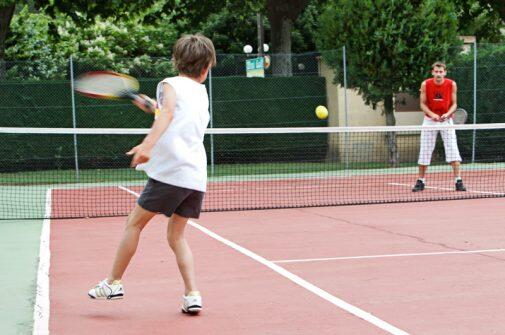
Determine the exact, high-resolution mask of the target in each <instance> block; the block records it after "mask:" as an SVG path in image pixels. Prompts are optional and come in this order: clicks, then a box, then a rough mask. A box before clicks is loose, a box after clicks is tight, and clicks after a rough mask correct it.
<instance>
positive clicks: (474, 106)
mask: <svg viewBox="0 0 505 335" xmlns="http://www.w3.org/2000/svg"><path fill="white" fill-rule="evenodd" d="M476 123H477V41H473V124H476ZM476 135H477V134H476V129H474V130H473V134H472V163H475V137H476Z"/></svg>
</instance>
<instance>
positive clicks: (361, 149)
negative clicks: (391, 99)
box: [319, 61, 423, 163]
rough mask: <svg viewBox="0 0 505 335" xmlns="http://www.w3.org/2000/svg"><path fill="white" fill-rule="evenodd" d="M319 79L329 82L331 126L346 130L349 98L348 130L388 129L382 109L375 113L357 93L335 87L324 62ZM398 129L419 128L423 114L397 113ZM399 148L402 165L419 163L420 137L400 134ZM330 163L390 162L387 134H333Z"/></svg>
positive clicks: (329, 138)
mask: <svg viewBox="0 0 505 335" xmlns="http://www.w3.org/2000/svg"><path fill="white" fill-rule="evenodd" d="M319 69H320V75H321V76H323V77H325V78H326V92H327V108H328V111H329V116H328V126H330V127H344V126H345V125H346V115H345V110H346V108H345V100H346V98H347V110H348V113H347V124H348V126H349V127H360V126H385V125H386V118H385V115H383V112H382V105H381V104H379V105H378V106H377V107H376V108H375V109H374V108H372V107H371V106H368V105H366V104H365V102H364V100H363V98H362V97H361V95H359V93H358V92H357V90H352V89H347V90H345V89H344V88H343V87H342V86H340V85H335V84H334V83H333V80H334V78H335V72H334V70H333V69H332V68H331V67H329V66H328V65H327V64H326V63H324V62H323V61H321V62H320V67H319ZM395 117H396V124H397V125H399V126H400V125H420V124H421V123H422V119H423V113H422V112H420V111H409V112H396V113H395ZM397 147H398V151H399V154H400V162H402V161H403V162H404V161H408V162H411V161H413V160H417V155H418V152H419V135H418V134H402V133H397ZM327 158H328V159H331V160H335V159H337V160H339V161H341V162H343V161H347V162H351V163H358V162H387V161H388V146H387V142H386V136H385V133H373V134H370V133H369V134H364V133H352V134H347V135H345V134H331V135H329V136H328V154H327Z"/></svg>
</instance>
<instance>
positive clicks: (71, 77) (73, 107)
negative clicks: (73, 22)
mask: <svg viewBox="0 0 505 335" xmlns="http://www.w3.org/2000/svg"><path fill="white" fill-rule="evenodd" d="M69 66H70V94H71V97H72V127H73V128H74V129H75V128H77V117H76V108H75V91H74V61H73V59H72V56H70V57H69ZM74 162H75V178H76V180H77V181H79V155H78V152H77V134H75V133H74Z"/></svg>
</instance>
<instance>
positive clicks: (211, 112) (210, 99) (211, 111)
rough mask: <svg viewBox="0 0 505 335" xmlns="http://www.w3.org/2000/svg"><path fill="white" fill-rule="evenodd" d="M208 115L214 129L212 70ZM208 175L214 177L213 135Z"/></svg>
mask: <svg viewBox="0 0 505 335" xmlns="http://www.w3.org/2000/svg"><path fill="white" fill-rule="evenodd" d="M209 113H210V127H211V128H214V122H213V116H214V114H213V109H212V69H210V70H209ZM210 173H211V174H212V175H214V135H213V134H210Z"/></svg>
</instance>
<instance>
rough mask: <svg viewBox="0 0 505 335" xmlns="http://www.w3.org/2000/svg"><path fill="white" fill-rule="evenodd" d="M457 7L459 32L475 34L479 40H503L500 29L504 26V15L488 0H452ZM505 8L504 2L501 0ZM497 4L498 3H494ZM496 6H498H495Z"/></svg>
mask: <svg viewBox="0 0 505 335" xmlns="http://www.w3.org/2000/svg"><path fill="white" fill-rule="evenodd" d="M452 1H453V2H454V4H455V7H456V8H457V14H458V20H459V29H458V31H459V34H460V35H471V36H476V37H477V40H478V41H479V42H500V41H503V40H505V36H504V34H503V33H502V32H501V31H500V29H504V28H505V23H504V22H505V21H504V20H505V17H503V18H502V17H500V13H499V12H498V11H497V10H496V9H494V7H492V6H491V5H490V4H488V3H493V1H488V0H452ZM501 3H502V6H503V7H504V8H505V4H504V2H503V1H502V0H501ZM496 6H498V3H496ZM496 8H498V7H496Z"/></svg>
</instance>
